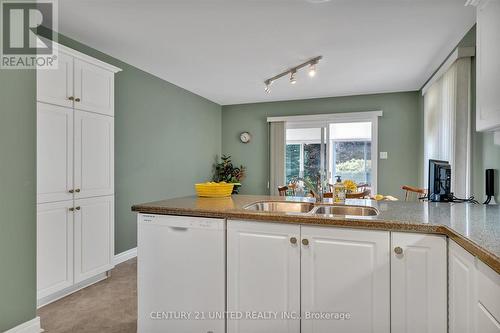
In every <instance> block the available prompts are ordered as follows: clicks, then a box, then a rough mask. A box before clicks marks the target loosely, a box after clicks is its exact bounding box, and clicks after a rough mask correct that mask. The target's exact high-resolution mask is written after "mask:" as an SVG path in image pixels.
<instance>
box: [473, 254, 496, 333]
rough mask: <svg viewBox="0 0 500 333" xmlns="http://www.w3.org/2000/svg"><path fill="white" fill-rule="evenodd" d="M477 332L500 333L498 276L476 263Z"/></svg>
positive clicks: (479, 262)
mask: <svg viewBox="0 0 500 333" xmlns="http://www.w3.org/2000/svg"><path fill="white" fill-rule="evenodd" d="M476 288H477V303H476V308H477V332H478V333H500V274H498V273H496V272H495V271H493V270H492V269H491V268H489V267H488V266H486V265H485V264H484V263H483V262H481V261H479V260H478V261H477V285H476Z"/></svg>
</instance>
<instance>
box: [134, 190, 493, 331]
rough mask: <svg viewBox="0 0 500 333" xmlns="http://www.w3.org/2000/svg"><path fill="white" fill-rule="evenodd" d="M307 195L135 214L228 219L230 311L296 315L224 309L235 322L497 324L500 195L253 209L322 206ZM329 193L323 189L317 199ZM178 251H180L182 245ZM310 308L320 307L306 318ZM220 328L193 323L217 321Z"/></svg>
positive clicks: (416, 326)
mask: <svg viewBox="0 0 500 333" xmlns="http://www.w3.org/2000/svg"><path fill="white" fill-rule="evenodd" d="M311 200H312V199H306V198H285V197H270V196H250V195H235V196H232V197H229V198H219V199H212V198H198V197H194V196H193V197H184V198H175V199H169V200H163V201H157V202H152V203H146V204H138V205H134V206H133V207H132V210H133V211H136V212H138V213H140V214H139V226H141V221H142V222H144V220H146V221H147V223H146V225H147V226H148V227H149V226H151V225H152V224H154V218H155V217H159V219H161V217H162V216H163V219H165V221H167V222H168V223H171V222H172V221H173V222H175V225H176V228H179V226H182V225H184V224H185V225H193V224H194V223H203V224H205V222H207V223H208V222H209V221H215V222H217V223H219V227H220V226H223V228H224V233H225V238H224V240H223V241H221V243H223V242H225V243H224V244H223V245H224V246H223V248H222V249H221V250H220V251H221V253H222V254H220V253H219V256H224V258H225V259H224V260H222V259H221V260H220V262H219V264H218V266H217V265H216V266H217V267H219V266H220V267H222V268H224V269H222V268H221V269H220V270H219V271H223V273H220V272H219V273H218V274H219V275H218V276H219V280H224V279H225V280H226V281H225V284H223V285H221V286H220V287H221V289H225V293H224V295H221V297H223V298H222V299H221V302H219V306H220V307H221V308H223V309H225V311H226V312H229V313H230V314H233V315H234V314H235V313H242V312H247V310H252V311H256V312H259V311H264V310H265V311H268V310H269V311H271V310H272V311H271V312H272V313H282V314H283V313H285V314H287V315H288V314H290V313H296V312H298V313H300V314H301V316H299V318H298V319H297V318H292V319H290V318H288V317H286V318H282V317H281V318H279V320H278V319H276V320H271V321H262V320H254V319H252V318H244V317H243V318H237V319H236V320H229V319H228V318H223V319H222V320H223V322H224V323H225V326H226V327H227V329H226V332H228V333H230V332H243V331H245V332H259V331H273V332H329V331H332V330H336V331H342V332H368V331H370V332H388V331H389V330H390V331H391V332H408V331H415V332H417V331H421V332H424V331H425V332H442V333H445V332H447V331H448V330H449V331H450V332H478V333H479V332H500V324H499V321H500V277H499V275H498V274H499V273H500V241H499V240H500V206H483V205H472V204H463V203H456V204H449V203H427V202H421V203H411V202H387V201H371V200H347V202H346V203H345V205H346V206H357V207H366V208H367V209H370V210H372V209H375V210H376V212H377V213H378V214H376V215H372V216H360V215H333V214H316V212H319V211H320V210H318V209H309V208H308V209H306V211H307V212H301V211H292V212H287V211H259V210H251V209H248V208H249V206H251V205H252V204H254V203H256V202H284V201H285V202H303V203H305V205H309V206H308V207H317V205H318V204H316V203H314V201H311ZM313 204H314V205H315V206H313ZM331 204H332V203H331V202H329V201H328V200H326V201H325V202H324V203H322V204H320V205H326V206H330V205H331ZM141 219H142V220H141ZM175 230H178V229H175ZM139 233H141V228H139ZM168 235H169V236H171V235H173V234H172V233H169V234H168ZM178 237H187V236H186V234H182V235H179V236H178ZM186 239H188V237H187V238H186ZM141 246H144V248H148V247H151V244H148V243H147V242H144V241H142V242H141V237H139V244H138V253H139V265H141ZM155 246H156V245H155ZM155 249H156V250H158V249H160V250H161V247H160V248H155ZM205 252H207V251H205ZM178 254H179V255H181V257H182V251H180V252H179V253H178ZM201 254H204V253H203V252H200V253H199V255H201ZM209 264H210V263H209ZM214 264H215V262H214ZM175 265H176V267H178V266H182V262H181V264H179V263H178V262H176V263H175ZM186 265H188V263H187V262H186ZM209 266H210V265H209ZM140 274H141V273H139V279H141V275H140ZM165 278H166V279H168V275H165ZM143 279H147V277H146V276H144V277H143ZM214 280H217V279H216V278H215V275H214ZM185 287H186V286H184V288H185ZM283 287H285V288H283ZM221 294H222V293H221ZM140 304H141V302H140ZM172 304H175V303H170V305H172ZM140 308H141V305H140ZM304 313H307V314H311V313H313V314H316V315H318V316H320V317H319V318H315V317H314V316H313V317H307V316H306V317H307V318H305V317H304ZM325 314H334V315H336V316H337V317H336V319H330V320H328V319H325V318H323V317H321V316H322V315H325ZM140 315H141V313H140ZM345 316H349V319H348V320H346V319H345ZM448 317H449V318H450V320H449V323H448V320H447V318H448ZM338 318H343V319H338ZM139 322H140V321H139ZM196 324H197V325H200V322H199V321H198V322H197V323H196ZM212 324H213V322H212ZM219 324H220V325H219V327H223V326H224V325H222V322H220V323H219ZM216 326H217V325H216ZM216 326H215V327H216ZM174 327H175V328H176V329H178V326H174ZM213 327H214V326H210V327H208V326H207V327H204V326H202V327H199V326H197V327H196V328H197V329H198V328H201V329H205V328H207V329H209V330H211V331H213V332H219V331H221V330H222V328H220V329H214V328H213ZM164 328H171V326H165V327H163V329H164ZM148 329H151V327H148ZM139 331H140V330H139Z"/></svg>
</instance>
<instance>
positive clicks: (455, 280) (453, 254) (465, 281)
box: [448, 240, 476, 333]
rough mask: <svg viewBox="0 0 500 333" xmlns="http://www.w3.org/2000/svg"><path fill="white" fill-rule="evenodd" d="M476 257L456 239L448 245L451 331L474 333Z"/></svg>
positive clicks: (453, 332)
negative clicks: (458, 243) (457, 242)
mask: <svg viewBox="0 0 500 333" xmlns="http://www.w3.org/2000/svg"><path fill="white" fill-rule="evenodd" d="M474 262H475V258H474V256H472V254H470V253H469V252H467V251H465V250H464V249H463V248H462V247H461V246H459V245H457V244H456V243H455V242H454V241H452V240H450V241H449V246H448V273H449V287H448V291H449V298H448V302H449V304H448V309H449V310H448V311H449V325H450V328H449V332H450V333H474V332H476V331H475V324H474V319H475V316H474V313H475V312H474V310H475V309H474V308H475V303H476V302H475V299H476V292H475V285H476V282H475V276H476V274H475V270H476V268H475V263H474Z"/></svg>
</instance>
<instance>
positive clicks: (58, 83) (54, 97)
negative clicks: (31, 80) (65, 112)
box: [36, 51, 73, 108]
mask: <svg viewBox="0 0 500 333" xmlns="http://www.w3.org/2000/svg"><path fill="white" fill-rule="evenodd" d="M58 62H59V65H58V67H57V69H38V70H37V73H36V78H37V84H36V98H37V100H38V101H39V102H45V103H50V104H56V105H60V106H65V107H68V108H72V107H73V101H72V100H71V99H70V97H73V57H72V56H70V55H69V54H66V53H64V52H63V51H59V60H58Z"/></svg>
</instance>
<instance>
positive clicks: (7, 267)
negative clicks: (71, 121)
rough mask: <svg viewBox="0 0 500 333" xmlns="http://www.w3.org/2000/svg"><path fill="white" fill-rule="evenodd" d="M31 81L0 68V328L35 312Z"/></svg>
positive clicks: (26, 74)
mask: <svg viewBox="0 0 500 333" xmlns="http://www.w3.org/2000/svg"><path fill="white" fill-rule="evenodd" d="M35 100H36V85H35V72H34V71H32V70H2V69H0V332H3V331H5V330H7V329H9V328H11V327H14V326H17V325H19V324H21V323H23V322H25V321H27V320H31V319H32V318H34V317H35V311H36V309H35V299H36V273H35V270H36V261H35V260H36V259H35V258H36V217H35V216H36V211H35V204H36V195H35V193H36V192H35V189H36V161H35V158H36V154H35V151H36V111H35Z"/></svg>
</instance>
